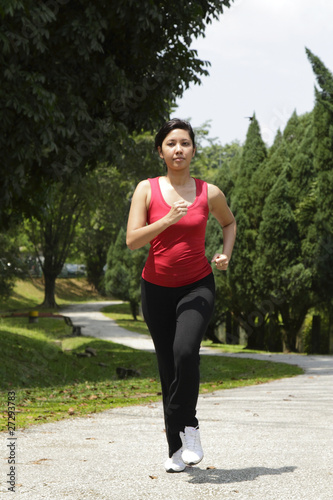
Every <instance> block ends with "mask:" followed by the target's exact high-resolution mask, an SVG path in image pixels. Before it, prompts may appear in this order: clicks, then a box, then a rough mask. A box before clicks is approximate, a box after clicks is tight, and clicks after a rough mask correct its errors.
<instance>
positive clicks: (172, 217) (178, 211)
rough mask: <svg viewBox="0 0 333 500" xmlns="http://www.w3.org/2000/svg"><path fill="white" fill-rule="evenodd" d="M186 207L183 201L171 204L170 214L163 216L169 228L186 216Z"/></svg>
mask: <svg viewBox="0 0 333 500" xmlns="http://www.w3.org/2000/svg"><path fill="white" fill-rule="evenodd" d="M188 205H189V204H188V203H187V202H186V201H185V200H178V201H175V203H173V204H172V206H171V209H170V212H169V213H168V214H167V215H166V216H165V217H166V219H167V221H168V224H169V225H170V226H171V225H172V224H176V222H178V221H179V220H180V219H181V218H182V217H184V215H186V214H187V209H188Z"/></svg>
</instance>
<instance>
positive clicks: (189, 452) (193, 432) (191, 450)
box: [179, 427, 203, 465]
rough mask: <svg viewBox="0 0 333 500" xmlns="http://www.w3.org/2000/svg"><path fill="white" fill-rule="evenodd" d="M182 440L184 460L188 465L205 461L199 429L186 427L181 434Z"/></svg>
mask: <svg viewBox="0 0 333 500" xmlns="http://www.w3.org/2000/svg"><path fill="white" fill-rule="evenodd" d="M179 435H180V439H181V440H182V443H183V453H182V459H183V461H184V462H185V464H187V465H195V464H198V463H199V462H201V460H202V459H203V451H202V447H201V442H200V432H199V429H196V428H195V427H185V429H184V432H180V433H179Z"/></svg>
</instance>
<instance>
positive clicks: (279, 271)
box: [254, 163, 312, 352]
mask: <svg viewBox="0 0 333 500" xmlns="http://www.w3.org/2000/svg"><path fill="white" fill-rule="evenodd" d="M290 173H291V168H290V164H289V163H286V165H285V167H284V170H283V171H282V173H281V174H280V176H279V177H278V179H277V181H276V183H275V184H274V186H273V188H272V190H271V192H270V193H269V195H268V196H267V200H266V203H265V206H264V209H263V216H262V222H261V224H260V230H259V234H258V240H257V246H256V250H257V254H258V256H260V257H259V258H258V259H257V260H256V262H255V265H254V279H255V280H256V285H257V287H258V289H259V290H260V292H261V294H262V296H263V297H266V299H268V298H269V299H270V302H271V303H272V304H274V303H275V307H273V306H270V307H269V308H268V310H267V311H264V313H262V315H261V317H260V320H261V321H263V318H264V317H265V316H268V318H269V317H273V318H275V320H277V312H279V313H280V314H281V316H282V338H283V342H284V345H285V349H286V350H288V351H293V352H295V351H296V350H297V348H296V339H297V334H298V332H299V330H300V328H301V326H302V323H303V321H304V319H305V316H306V314H307V312H308V310H309V308H310V306H311V293H310V292H311V285H312V279H311V278H312V277H311V272H310V270H309V269H308V268H307V267H306V266H305V265H304V263H303V262H302V261H301V259H300V257H301V239H300V235H299V231H298V227H297V223H296V220H295V216H294V213H293V210H292V208H291V205H290V201H291V198H292V197H291V194H290V187H289V182H290V181H288V177H290Z"/></svg>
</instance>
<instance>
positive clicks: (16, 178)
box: [0, 0, 231, 226]
mask: <svg viewBox="0 0 333 500" xmlns="http://www.w3.org/2000/svg"><path fill="white" fill-rule="evenodd" d="M230 3H231V1H230V0H222V1H219V0H200V1H195V2H186V1H185V0H177V1H175V0H171V1H169V2H160V1H157V0H142V1H140V2H134V1H133V0H123V1H122V2H118V3H113V4H112V5H110V3H109V2H105V1H104V0H95V1H94V2H91V1H89V0H75V1H72V0H48V1H47V2H43V1H40V2H36V1H35V0H8V1H7V2H2V4H1V7H0V16H1V24H0V43H1V45H0V68H1V70H0V155H1V159H2V160H1V167H0V175H1V180H2V182H1V185H0V217H1V218H0V226H4V225H5V224H6V223H7V224H8V222H9V219H10V218H11V217H13V216H14V215H20V214H21V213H22V212H25V213H26V214H30V215H31V214H34V215H36V212H37V211H38V210H39V207H40V206H41V205H42V204H43V203H44V201H45V200H44V198H43V197H42V195H41V194H38V196H36V193H40V192H41V187H43V184H42V182H41V181H42V180H43V182H44V183H46V184H50V183H52V182H64V183H66V184H67V183H71V182H72V180H73V177H75V179H77V178H78V176H79V175H84V174H85V172H86V170H87V169H88V170H89V169H93V168H95V167H96V165H97V164H99V163H103V162H106V161H107V162H112V161H114V160H115V158H117V156H118V155H119V151H120V150H121V148H122V147H124V144H125V142H126V141H127V138H128V135H129V134H131V133H132V132H134V131H139V130H141V129H143V130H150V129H152V128H156V127H157V126H159V125H160V123H161V122H162V121H163V120H165V118H166V117H167V116H168V115H169V112H170V106H171V104H172V103H173V102H174V101H175V100H176V98H178V97H180V96H181V95H182V94H183V92H184V90H185V89H186V88H188V87H189V85H190V83H200V78H201V76H203V75H207V74H208V71H207V66H208V63H207V62H206V61H202V60H200V59H199V58H198V56H197V52H196V51H195V50H193V49H192V48H191V43H192V39H193V38H194V37H196V38H197V37H200V36H203V35H204V32H205V28H206V25H207V24H208V23H210V22H211V21H212V20H213V19H214V18H217V17H218V15H219V14H221V13H222V12H223V9H224V8H225V7H228V6H230ZM182 12H185V13H186V15H180V13H182Z"/></svg>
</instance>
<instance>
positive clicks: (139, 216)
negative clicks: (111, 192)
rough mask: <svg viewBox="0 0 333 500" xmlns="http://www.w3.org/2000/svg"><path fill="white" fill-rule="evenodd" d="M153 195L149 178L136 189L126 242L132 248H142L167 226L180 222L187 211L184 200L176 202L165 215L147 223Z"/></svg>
mask: <svg viewBox="0 0 333 500" xmlns="http://www.w3.org/2000/svg"><path fill="white" fill-rule="evenodd" d="M150 196H151V188H150V183H149V181H148V180H145V181H142V182H140V183H139V184H138V185H137V187H136V190H135V191H134V194H133V198H132V203H131V208H130V213H129V216H128V223H127V235H126V244H127V246H128V247H129V248H130V249H131V250H136V249H137V248H141V247H143V246H145V245H147V243H149V242H150V241H151V240H152V239H154V238H155V237H156V236H157V235H159V234H160V233H161V232H162V231H164V230H165V229H166V228H167V227H169V226H171V225H172V224H175V223H176V222H178V221H179V220H180V219H181V218H182V217H184V215H186V213H187V203H186V201H184V200H180V201H177V202H176V203H174V204H173V205H172V207H171V209H170V211H169V213H167V214H166V215H165V216H164V217H162V218H161V219H159V220H158V221H156V222H153V223H152V224H149V225H147V213H148V208H149V202H150Z"/></svg>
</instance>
